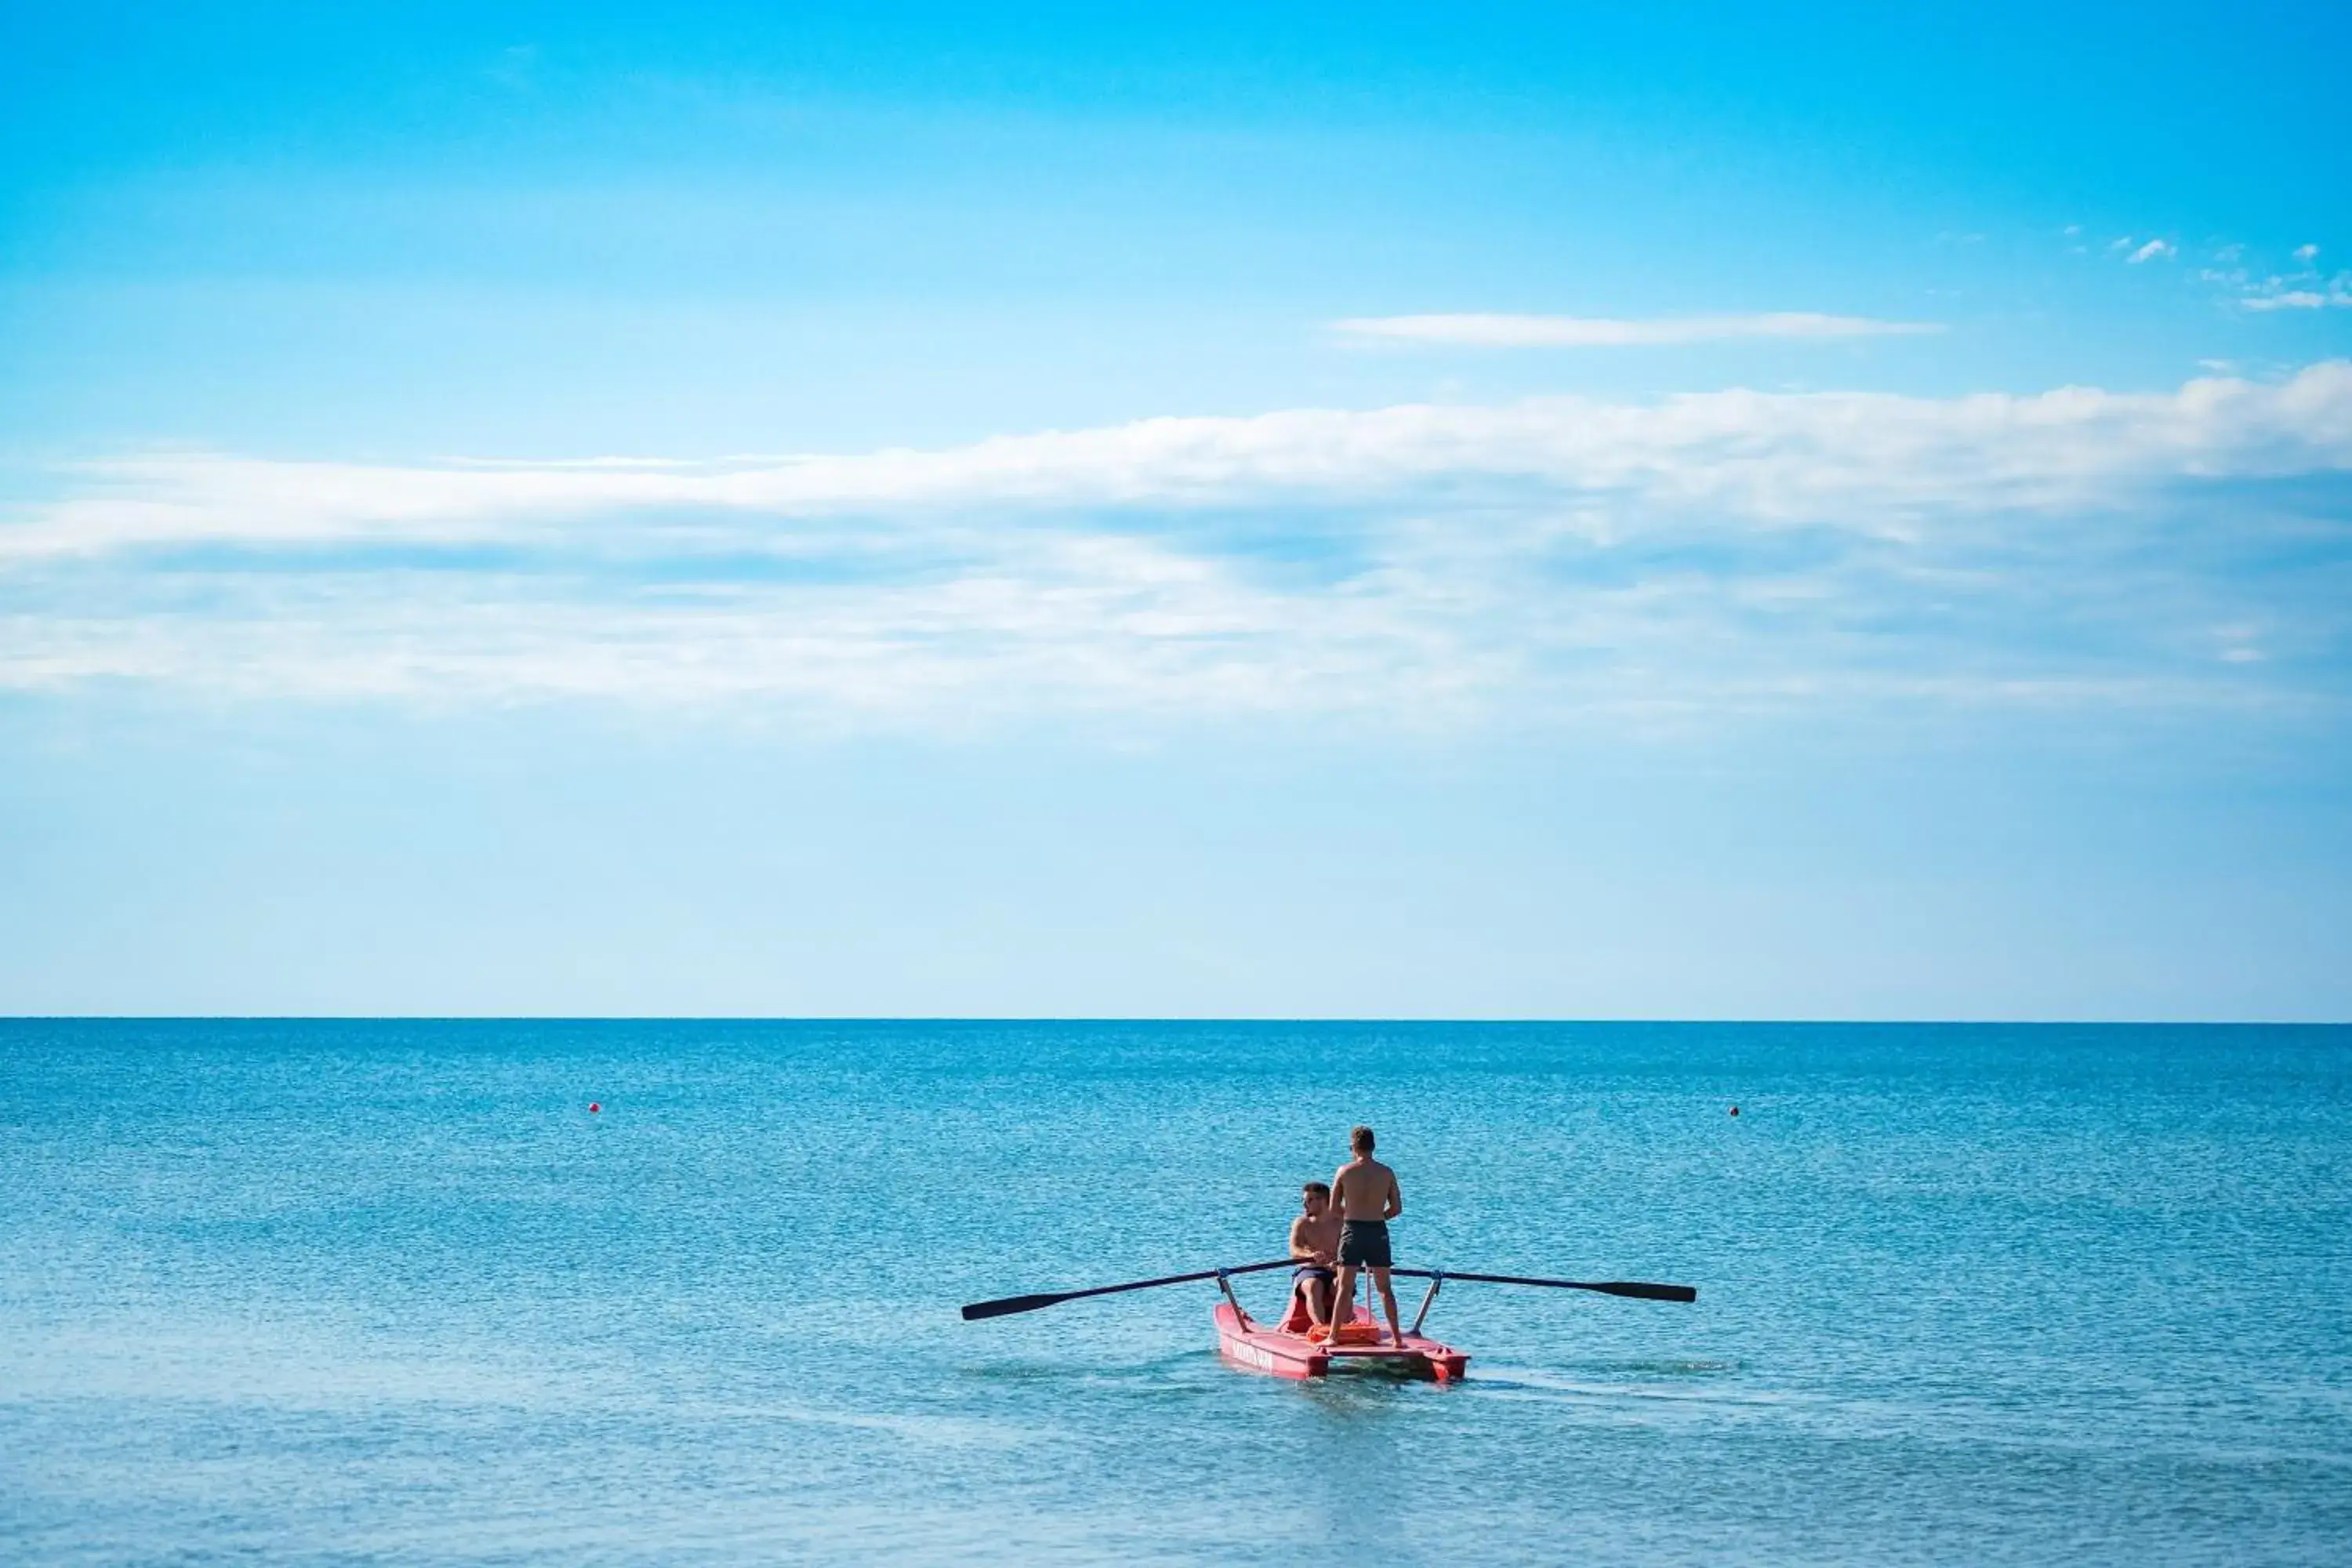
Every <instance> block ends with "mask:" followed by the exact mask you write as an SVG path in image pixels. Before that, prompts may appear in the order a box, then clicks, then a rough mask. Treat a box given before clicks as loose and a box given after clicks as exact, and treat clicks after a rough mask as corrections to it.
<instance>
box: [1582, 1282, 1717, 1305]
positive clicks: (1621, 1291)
mask: <svg viewBox="0 0 2352 1568" xmlns="http://www.w3.org/2000/svg"><path fill="white" fill-rule="evenodd" d="M1590 1289H1595V1290H1598V1291H1601V1293H1602V1294H1604V1295H1609V1296H1632V1297H1635V1298H1637V1299H1638V1300H1643V1301H1696V1300H1698V1292H1697V1291H1696V1290H1695V1289H1692V1288H1691V1287H1689V1286H1688V1285H1646V1284H1643V1282H1642V1281H1640V1280H1638V1279H1610V1280H1605V1281H1603V1282H1602V1283H1601V1284H1598V1285H1594V1286H1591V1287H1590Z"/></svg>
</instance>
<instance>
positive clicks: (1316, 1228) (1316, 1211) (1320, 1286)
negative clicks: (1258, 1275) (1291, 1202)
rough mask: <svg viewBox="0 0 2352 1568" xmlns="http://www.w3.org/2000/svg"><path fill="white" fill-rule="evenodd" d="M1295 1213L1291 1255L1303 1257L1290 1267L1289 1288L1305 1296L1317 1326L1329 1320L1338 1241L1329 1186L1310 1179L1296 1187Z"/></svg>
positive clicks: (1292, 1226) (1308, 1314)
mask: <svg viewBox="0 0 2352 1568" xmlns="http://www.w3.org/2000/svg"><path fill="white" fill-rule="evenodd" d="M1299 1194H1300V1195H1299V1201H1298V1206H1299V1209H1300V1210H1301V1213H1300V1214H1299V1215H1298V1217H1297V1219H1295V1220H1292V1221H1291V1222H1290V1256H1291V1257H1293V1258H1301V1259H1304V1261H1303V1262H1302V1263H1300V1265H1299V1266H1298V1267H1297V1268H1295V1269H1293V1270H1291V1275H1290V1279H1291V1289H1295V1290H1297V1291H1298V1292H1299V1293H1300V1294H1301V1295H1303V1296H1305V1297H1306V1298H1307V1317H1308V1318H1309V1319H1310V1320H1312V1322H1311V1325H1310V1326H1312V1327H1316V1328H1327V1327H1328V1326H1329V1325H1330V1322H1331V1300H1332V1298H1331V1258H1332V1254H1333V1252H1334V1250H1335V1249H1336V1248H1337V1247H1339V1215H1335V1214H1333V1213H1332V1212H1331V1189H1330V1188H1329V1187H1328V1186H1327V1185H1325V1184H1323V1183H1321V1182H1309V1183H1307V1185H1306V1186H1304V1187H1302V1188H1300V1189H1299Z"/></svg>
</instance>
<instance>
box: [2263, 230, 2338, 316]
mask: <svg viewBox="0 0 2352 1568" xmlns="http://www.w3.org/2000/svg"><path fill="white" fill-rule="evenodd" d="M2304 248H2305V249H2306V250H2308V249H2310V248H2311V247H2309V246H2305V247H2304ZM2297 254H2298V255H2300V254H2301V252H2297ZM2238 302H2239V303H2240V304H2242V305H2243V306H2244V307H2245V308H2246V309H2247V310H2330V309H2336V310H2342V309H2347V308H2352V272H2338V273H2337V274H2336V276H2335V277H2333V278H2322V277H2320V276H2319V274H2318V273H2316V272H2301V273H2294V274H2291V275H2289V276H2286V277H2273V278H2266V279H2263V281H2262V283H2261V284H2260V285H2259V286H2258V287H2256V288H2255V289H2253V290H2252V292H2249V293H2246V294H2243V295H2242V296H2240V297H2239V300H2238Z"/></svg>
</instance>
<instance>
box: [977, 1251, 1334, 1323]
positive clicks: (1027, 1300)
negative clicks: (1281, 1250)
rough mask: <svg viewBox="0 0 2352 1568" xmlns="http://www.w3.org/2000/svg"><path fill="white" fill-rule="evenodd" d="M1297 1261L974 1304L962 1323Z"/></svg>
mask: <svg viewBox="0 0 2352 1568" xmlns="http://www.w3.org/2000/svg"><path fill="white" fill-rule="evenodd" d="M1297 1261H1298V1259H1297V1258H1276V1259H1274V1260H1273V1261H1272V1262H1270V1263H1244V1264H1241V1265H1239V1266H1237V1267H1235V1268H1203V1269H1202V1270H1200V1271H1199V1272H1198V1273H1193V1274H1166V1275H1162V1276H1161V1277H1160V1278H1159V1279H1134V1280H1129V1282H1128V1283H1127V1284H1124V1285H1097V1286H1095V1287H1094V1288H1092V1289H1087V1290H1053V1291H1048V1292H1045V1294H1042V1295H1034V1296H1006V1297H1003V1298H1002V1299H1000V1300H994V1301H974V1302H972V1303H971V1305H970V1306H968V1307H966V1308H964V1310H963V1321H965V1322H967V1323H969V1322H973V1321H978V1320H979V1319H982V1318H1004V1317H1010V1316H1012V1315H1013V1313H1015V1312H1034V1311H1035V1310H1037V1309H1038V1308H1040V1307H1057V1306H1059V1305H1061V1304H1062V1303H1063V1302H1065V1301H1077V1300H1084V1299H1085V1298H1087V1297H1088V1296H1116V1295H1118V1293H1119V1292H1120V1291H1122V1290H1149V1289H1151V1288H1152V1287H1153V1286H1155V1285H1183V1284H1188V1283H1190V1282H1191V1281H1192V1280H1195V1279H1216V1278H1217V1277H1218V1276H1220V1275H1224V1274H1255V1273H1256V1272H1258V1270H1260V1269H1262V1268H1288V1267H1290V1266H1291V1265H1293V1264H1295V1263H1297Z"/></svg>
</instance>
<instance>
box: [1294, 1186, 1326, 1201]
mask: <svg viewBox="0 0 2352 1568" xmlns="http://www.w3.org/2000/svg"><path fill="white" fill-rule="evenodd" d="M1298 1190H1299V1191H1300V1192H1302V1193H1319V1194H1322V1195H1323V1196H1325V1197H1327V1198H1328V1197H1329V1196H1330V1195H1331V1184H1330V1183H1328V1182H1309V1183H1307V1184H1306V1185H1305V1186H1303V1187H1301V1188H1299V1189H1298Z"/></svg>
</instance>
